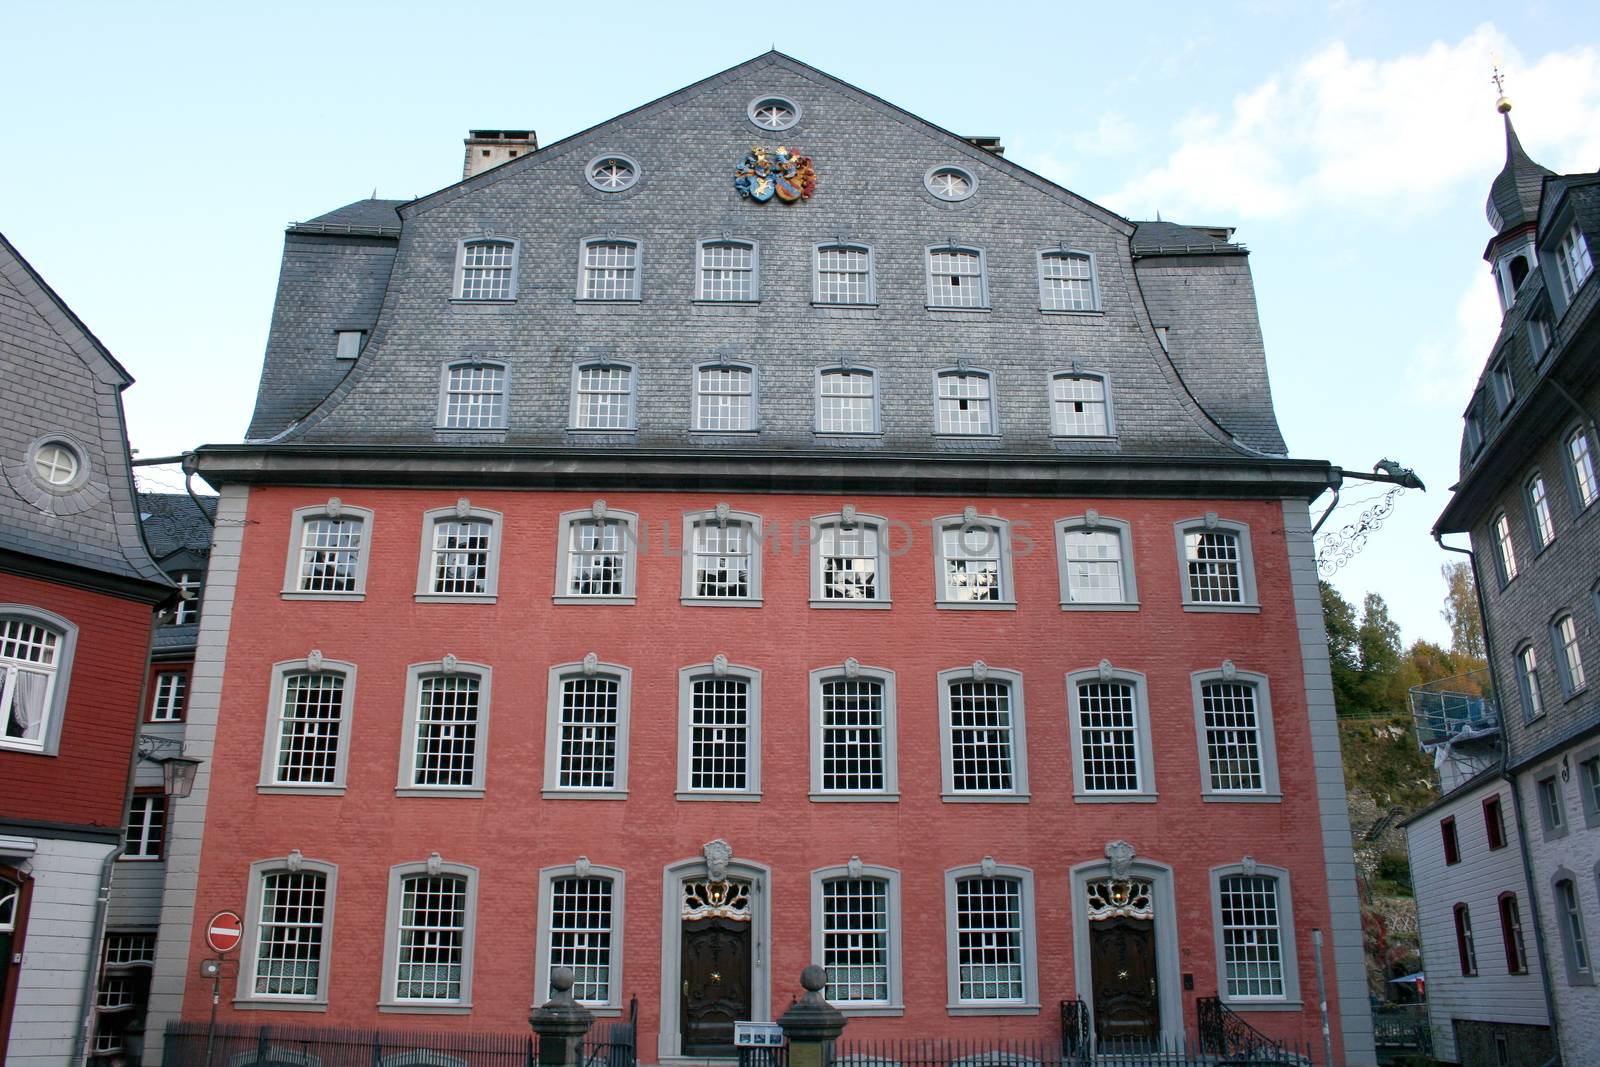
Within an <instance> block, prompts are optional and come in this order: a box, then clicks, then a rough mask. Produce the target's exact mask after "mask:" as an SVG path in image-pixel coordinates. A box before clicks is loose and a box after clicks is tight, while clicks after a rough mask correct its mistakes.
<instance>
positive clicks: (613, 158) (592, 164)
mask: <svg viewBox="0 0 1600 1067" xmlns="http://www.w3.org/2000/svg"><path fill="white" fill-rule="evenodd" d="M608 163H616V164H620V165H621V167H622V169H624V170H626V171H627V172H628V180H627V181H625V182H623V183H621V184H620V185H608V184H606V182H605V181H604V180H603V179H601V178H600V177H598V176H597V175H598V174H599V171H600V168H601V167H603V166H605V165H606V164H608ZM642 176H643V172H641V171H640V170H639V164H638V163H636V162H634V161H633V160H632V159H630V158H629V157H627V156H624V155H621V154H620V153H617V152H607V153H605V154H604V155H599V156H595V157H594V158H593V159H591V160H589V162H588V163H586V164H585V165H584V168H583V179H584V181H586V182H588V183H589V185H590V187H591V188H594V189H597V190H599V191H600V192H602V193H608V194H609V193H625V192H627V191H628V190H629V189H632V188H633V187H634V186H636V185H638V184H639V179H640V178H641V177H642ZM541 1003H542V1002H541Z"/></svg>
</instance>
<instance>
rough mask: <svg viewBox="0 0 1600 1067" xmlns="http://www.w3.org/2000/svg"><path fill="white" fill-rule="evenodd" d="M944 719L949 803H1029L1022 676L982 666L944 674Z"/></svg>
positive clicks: (941, 674) (941, 716)
mask: <svg viewBox="0 0 1600 1067" xmlns="http://www.w3.org/2000/svg"><path fill="white" fill-rule="evenodd" d="M939 719H940V723H939V725H940V730H939V742H940V748H941V755H942V756H943V760H942V762H943V765H944V769H943V775H942V777H943V780H944V781H943V786H944V797H945V799H946V800H954V801H960V800H980V801H985V802H990V803H994V802H999V801H1002V800H1012V801H1026V800H1027V798H1028V744H1027V728H1026V723H1027V717H1026V715H1025V713H1024V705H1023V698H1022V674H1021V673H1020V672H1018V671H1009V670H1000V669H997V668H994V667H990V666H989V665H988V664H985V663H982V662H981V661H980V662H978V663H974V664H973V665H972V666H971V667H961V668H957V669H955V670H948V671H940V672H939Z"/></svg>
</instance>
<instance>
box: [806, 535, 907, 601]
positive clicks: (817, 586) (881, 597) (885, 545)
mask: <svg viewBox="0 0 1600 1067" xmlns="http://www.w3.org/2000/svg"><path fill="white" fill-rule="evenodd" d="M835 530H838V531H842V532H845V533H846V537H847V539H848V537H849V533H848V532H849V531H850V530H859V531H861V532H862V534H863V535H865V533H866V532H867V531H869V530H870V531H872V532H873V533H874V534H875V536H876V537H877V541H878V551H877V564H876V569H875V571H874V587H875V591H876V593H877V595H876V596H874V597H873V598H872V599H870V600H867V599H861V600H855V599H850V598H844V597H829V596H827V595H826V591H827V587H826V572H825V568H824V567H823V559H824V556H823V551H822V550H823V546H824V541H825V538H826V537H827V536H828V533H829V531H835ZM889 531H890V524H889V520H888V519H886V518H884V517H883V516H882V515H863V514H860V513H857V512H852V513H851V514H850V516H849V519H848V522H847V520H846V516H845V513H844V512H842V511H840V512H834V513H833V514H831V515H818V516H816V517H814V518H813V519H812V520H811V522H810V530H809V537H810V541H811V543H810V546H809V548H810V556H811V606H812V607H814V608H862V609H866V610H869V611H870V610H886V609H888V608H889V607H892V606H893V604H892V598H891V596H890V585H889V559H890V556H891V555H892V553H891V552H890V551H889ZM844 547H850V546H849V545H848V544H846V545H845V546H844ZM854 558H861V559H866V558H868V556H867V555H866V554H865V549H864V548H863V551H862V554H861V555H860V556H859V557H854Z"/></svg>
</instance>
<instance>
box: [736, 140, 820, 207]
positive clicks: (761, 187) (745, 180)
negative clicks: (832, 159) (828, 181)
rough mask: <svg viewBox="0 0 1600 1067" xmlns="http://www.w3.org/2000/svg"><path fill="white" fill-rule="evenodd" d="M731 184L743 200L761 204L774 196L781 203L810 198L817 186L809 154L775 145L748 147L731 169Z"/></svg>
mask: <svg viewBox="0 0 1600 1067" xmlns="http://www.w3.org/2000/svg"><path fill="white" fill-rule="evenodd" d="M733 187H734V189H735V190H736V191H737V192H738V193H739V195H740V196H742V197H744V198H745V199H746V200H754V201H755V202H756V203H758V204H765V203H766V202H767V201H769V200H771V199H772V198H773V197H774V196H776V197H777V198H778V200H780V201H781V202H783V203H785V204H793V203H796V202H798V201H801V200H809V199H811V194H812V192H813V191H815V190H816V188H817V168H816V167H815V166H814V165H813V164H812V162H811V157H810V156H802V155H800V154H799V153H798V152H796V151H795V150H794V149H792V148H786V147H784V146H783V145H779V146H778V147H776V148H763V147H761V146H760V145H757V146H755V147H753V148H751V149H750V154H749V155H747V156H745V157H744V162H742V163H740V164H739V166H738V167H737V168H736V169H735V170H734V172H733Z"/></svg>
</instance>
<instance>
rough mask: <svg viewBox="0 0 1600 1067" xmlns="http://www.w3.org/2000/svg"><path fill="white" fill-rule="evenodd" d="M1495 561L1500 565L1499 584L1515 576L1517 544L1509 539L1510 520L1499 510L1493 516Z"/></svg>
mask: <svg viewBox="0 0 1600 1067" xmlns="http://www.w3.org/2000/svg"><path fill="white" fill-rule="evenodd" d="M1494 553H1495V562H1496V563H1497V564H1499V566H1500V584H1501V585H1506V584H1507V583H1509V582H1510V581H1511V579H1513V578H1515V577H1516V576H1517V546H1516V545H1515V544H1514V543H1513V542H1512V540H1511V520H1510V519H1507V518H1506V513H1505V512H1503V511H1502V512H1501V513H1500V514H1498V515H1496V516H1495V517H1494Z"/></svg>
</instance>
